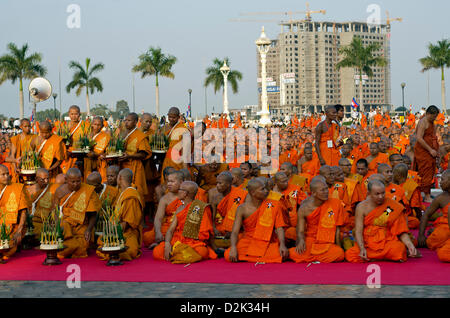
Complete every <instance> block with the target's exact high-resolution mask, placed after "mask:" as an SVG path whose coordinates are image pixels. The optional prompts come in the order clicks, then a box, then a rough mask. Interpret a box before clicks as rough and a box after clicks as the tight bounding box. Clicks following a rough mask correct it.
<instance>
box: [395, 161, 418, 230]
mask: <svg viewBox="0 0 450 318" xmlns="http://www.w3.org/2000/svg"><path fill="white" fill-rule="evenodd" d="M393 180H394V183H395V184H398V185H399V186H400V187H402V188H403V190H404V192H405V199H406V202H405V204H406V205H405V207H406V215H407V216H408V227H409V228H410V229H417V228H419V225H420V219H419V218H421V217H422V211H423V210H424V207H423V203H422V196H421V195H420V191H419V184H418V183H417V182H415V181H414V180H412V179H408V166H407V165H405V164H404V163H400V164H397V165H396V166H395V168H394V169H393Z"/></svg>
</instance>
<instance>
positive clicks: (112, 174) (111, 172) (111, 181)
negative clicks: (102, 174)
mask: <svg viewBox="0 0 450 318" xmlns="http://www.w3.org/2000/svg"><path fill="white" fill-rule="evenodd" d="M119 171H120V168H119V166H109V167H108V168H106V184H107V185H109V186H111V187H117V176H118V175H119Z"/></svg>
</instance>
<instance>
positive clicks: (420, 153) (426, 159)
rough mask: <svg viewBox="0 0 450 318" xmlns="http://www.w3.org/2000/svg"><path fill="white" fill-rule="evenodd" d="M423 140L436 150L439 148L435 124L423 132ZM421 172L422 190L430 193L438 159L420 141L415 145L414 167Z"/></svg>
mask: <svg viewBox="0 0 450 318" xmlns="http://www.w3.org/2000/svg"><path fill="white" fill-rule="evenodd" d="M423 140H424V141H425V142H426V143H427V144H428V145H429V146H430V147H431V148H432V149H434V150H436V151H438V150H439V145H438V142H437V137H436V132H435V130H434V125H431V124H430V125H429V127H428V128H427V129H426V130H425V132H424V134H423ZM413 170H415V171H417V172H418V173H419V176H420V178H421V180H420V184H419V185H420V187H421V191H423V192H425V193H430V190H431V188H432V187H433V185H434V177H435V174H436V159H435V158H433V157H432V156H431V154H430V153H429V152H428V150H426V149H425V148H424V147H422V145H421V144H420V143H416V145H415V147H414V169H413Z"/></svg>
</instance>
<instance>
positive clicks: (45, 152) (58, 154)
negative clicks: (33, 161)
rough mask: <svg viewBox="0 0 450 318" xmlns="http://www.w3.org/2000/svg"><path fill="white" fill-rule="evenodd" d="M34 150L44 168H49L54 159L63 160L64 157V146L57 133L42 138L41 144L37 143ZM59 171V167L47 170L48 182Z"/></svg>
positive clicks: (52, 179)
mask: <svg viewBox="0 0 450 318" xmlns="http://www.w3.org/2000/svg"><path fill="white" fill-rule="evenodd" d="M36 151H37V152H38V156H39V159H40V160H41V163H42V166H43V168H45V169H49V168H50V167H51V166H52V165H53V164H54V163H55V162H56V161H59V160H64V158H65V157H66V146H65V145H64V143H63V139H62V137H60V136H58V135H51V136H50V138H48V139H46V140H44V141H43V142H42V144H40V145H38V148H37V149H36ZM61 172H62V170H61V168H60V167H58V168H57V169H54V170H52V171H49V175H50V182H55V179H56V176H57V175H58V174H59V173H61Z"/></svg>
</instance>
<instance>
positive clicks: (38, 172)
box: [36, 168, 48, 177]
mask: <svg viewBox="0 0 450 318" xmlns="http://www.w3.org/2000/svg"><path fill="white" fill-rule="evenodd" d="M36 176H37V177H38V176H39V177H48V170H47V169H45V168H37V170H36Z"/></svg>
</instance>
